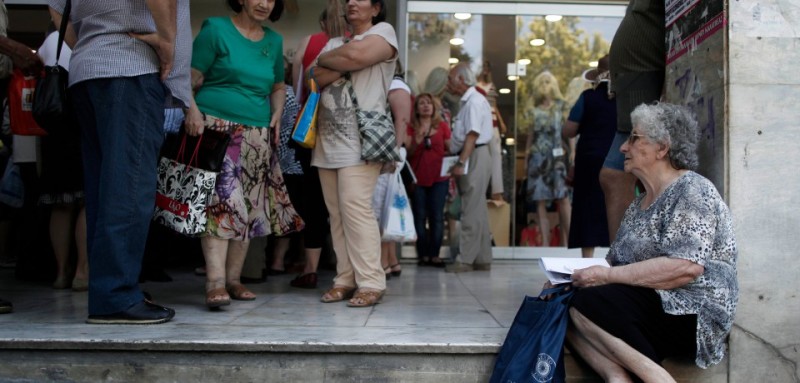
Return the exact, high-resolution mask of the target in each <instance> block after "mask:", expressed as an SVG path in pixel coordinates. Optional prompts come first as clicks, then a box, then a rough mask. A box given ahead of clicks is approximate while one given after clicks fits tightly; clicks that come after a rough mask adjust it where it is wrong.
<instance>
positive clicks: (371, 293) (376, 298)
mask: <svg viewBox="0 0 800 383" xmlns="http://www.w3.org/2000/svg"><path fill="white" fill-rule="evenodd" d="M383 293H384V290H367V289H358V291H356V293H355V295H353V298H352V299H350V300H349V301H348V302H347V307H371V306H375V305H377V304H378V303H381V298H383ZM359 301H360V302H359Z"/></svg>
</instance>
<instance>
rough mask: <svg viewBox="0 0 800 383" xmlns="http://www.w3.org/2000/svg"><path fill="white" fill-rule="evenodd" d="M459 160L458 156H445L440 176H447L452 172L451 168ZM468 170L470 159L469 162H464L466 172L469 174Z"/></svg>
mask: <svg viewBox="0 0 800 383" xmlns="http://www.w3.org/2000/svg"><path fill="white" fill-rule="evenodd" d="M456 162H458V156H445V157H444V158H442V170H441V172H439V177H445V176H447V174H448V173H450V168H452V167H453V165H455V164H456ZM467 170H469V159H467V162H464V174H467Z"/></svg>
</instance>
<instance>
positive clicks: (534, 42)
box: [531, 39, 544, 47]
mask: <svg viewBox="0 0 800 383" xmlns="http://www.w3.org/2000/svg"><path fill="white" fill-rule="evenodd" d="M531 45H533V46H535V47H540V46H542V45H544V39H533V40H531Z"/></svg>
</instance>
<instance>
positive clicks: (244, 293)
mask: <svg viewBox="0 0 800 383" xmlns="http://www.w3.org/2000/svg"><path fill="white" fill-rule="evenodd" d="M225 289H226V290H228V294H230V295H231V298H232V299H236V300H237V301H252V300H255V299H256V295H255V294H253V292H252V291H250V290H248V289H247V287H244V285H243V284H241V283H237V284H233V285H228V286H226V287H225Z"/></svg>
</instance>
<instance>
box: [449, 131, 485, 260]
mask: <svg viewBox="0 0 800 383" xmlns="http://www.w3.org/2000/svg"><path fill="white" fill-rule="evenodd" d="M491 173H492V156H491V154H489V148H488V145H484V146H481V147H479V148H475V150H473V151H472V155H470V156H469V170H468V171H467V174H466V175H464V176H461V178H459V179H458V193H459V194H460V195H461V235H460V236H459V243H458V248H459V251H460V254H459V255H458V257H456V262H461V263H467V264H473V263H478V264H489V263H492V235H491V234H490V232H489V209H488V208H487V206H486V188H487V187H488V186H489V178H490V177H491Z"/></svg>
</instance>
